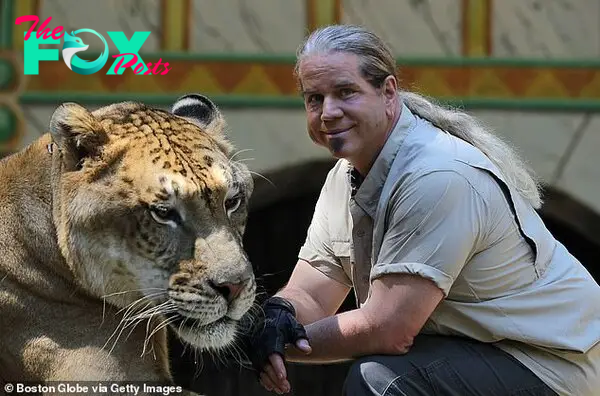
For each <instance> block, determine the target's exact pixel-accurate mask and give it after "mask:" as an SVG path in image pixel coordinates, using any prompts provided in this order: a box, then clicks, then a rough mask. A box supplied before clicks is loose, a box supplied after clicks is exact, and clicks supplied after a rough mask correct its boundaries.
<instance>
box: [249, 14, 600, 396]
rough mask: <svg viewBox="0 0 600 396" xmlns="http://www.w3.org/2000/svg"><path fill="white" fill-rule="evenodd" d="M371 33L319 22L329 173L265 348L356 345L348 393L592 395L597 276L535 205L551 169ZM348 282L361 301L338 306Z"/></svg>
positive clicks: (311, 85) (280, 380)
mask: <svg viewBox="0 0 600 396" xmlns="http://www.w3.org/2000/svg"><path fill="white" fill-rule="evenodd" d="M395 73H396V65H395V62H394V58H393V56H392V55H391V53H390V51H389V50H388V48H387V47H386V46H385V45H384V44H383V43H382V41H381V40H380V39H379V38H378V37H377V36H376V35H374V34H373V33H371V32H369V31H367V30H364V29H362V28H359V27H355V26H330V27H326V28H324V29H321V30H318V31H316V32H314V33H313V34H312V35H311V36H309V37H308V38H307V40H306V41H305V42H304V43H303V45H302V46H301V47H300V49H299V51H298V61H297V68H296V74H297V78H298V82H299V86H300V88H301V90H302V95H303V97H304V100H305V107H306V114H307V125H308V131H309V135H310V137H311V139H312V140H313V141H314V142H315V143H316V144H318V145H320V146H323V147H325V148H327V149H328V150H329V151H330V152H331V154H332V155H333V156H334V157H336V158H338V159H339V161H338V162H337V164H336V165H335V167H334V168H333V169H332V170H331V171H330V173H329V174H328V177H327V180H326V182H325V184H324V186H323V189H322V192H321V195H320V197H319V200H318V202H317V204H316V207H315V212H314V216H313V219H312V222H311V225H310V228H309V230H308V235H307V238H306V242H305V244H304V246H302V248H301V250H300V253H299V260H298V263H297V264H296V267H295V269H294V271H293V273H292V276H291V278H290V280H289V282H288V283H287V285H286V286H285V287H284V288H283V289H282V290H280V291H279V292H278V293H277V294H276V296H274V297H272V298H270V299H268V300H267V301H266V302H265V304H264V306H263V309H264V312H265V315H266V317H265V326H264V331H263V332H261V333H259V334H258V335H257V337H256V338H255V339H254V342H253V348H254V349H253V350H252V352H251V353H252V356H251V357H252V359H253V362H254V365H255V367H256V368H257V369H258V370H259V372H260V381H261V383H262V384H263V386H264V387H265V388H267V389H269V390H273V391H276V392H277V393H284V392H289V391H290V389H291V388H290V384H289V382H288V381H287V378H286V370H285V365H284V360H287V361H294V362H313V363H329V362H338V361H344V360H355V362H354V363H353V366H352V368H351V369H350V372H349V374H348V377H347V380H346V383H345V386H344V394H345V395H386V396H390V395H434V394H435V395H461V396H465V395H517V394H518V395H525V394H527V395H556V394H559V395H580V396H585V395H593V394H597V392H598V389H600V344H598V341H599V340H600V305H599V304H598V301H600V287H599V286H598V285H597V283H596V282H595V281H594V280H593V279H592V277H591V276H590V274H589V273H588V272H587V271H586V270H585V268H584V267H583V266H582V265H581V264H580V263H579V262H578V261H577V260H576V259H575V258H574V257H572V256H571V255H570V254H569V252H568V251H567V250H566V249H565V248H564V247H563V245H561V244H560V243H559V242H557V241H556V240H555V239H554V238H553V237H552V235H551V234H550V233H549V232H548V230H547V229H546V227H545V226H544V224H543V222H542V220H541V219H540V218H539V217H538V215H537V214H536V212H535V209H536V208H539V207H540V205H541V199H540V193H539V189H538V184H537V183H536V181H535V180H534V178H533V177H532V176H531V175H530V173H529V172H528V170H527V168H526V167H525V166H524V165H523V163H522V162H521V161H520V160H519V158H518V157H517V156H516V155H515V154H514V152H513V151H512V150H511V148H510V147H509V146H507V145H506V144H504V143H503V142H501V141H500V140H499V139H497V138H496V137H494V136H493V135H492V134H491V133H489V132H487V131H486V130H485V129H484V128H482V127H481V126H480V125H479V124H478V123H477V122H476V120H474V119H473V118H472V117H470V116H468V115H467V114H464V113H460V112H456V111H453V110H449V109H445V108H442V107H440V106H437V105H434V104H432V103H431V102H429V101H427V100H426V99H425V98H423V97H421V96H419V95H416V94H412V93H407V92H400V91H399V90H398V82H397V78H396V76H395ZM351 288H354V291H355V293H356V296H357V300H358V301H357V303H358V307H357V309H354V310H351V311H347V312H344V313H339V314H336V312H337V310H338V308H339V307H340V305H341V303H342V302H343V300H344V299H345V297H346V296H347V295H348V293H349V291H350V290H351Z"/></svg>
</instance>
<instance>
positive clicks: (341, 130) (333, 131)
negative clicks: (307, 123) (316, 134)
mask: <svg viewBox="0 0 600 396" xmlns="http://www.w3.org/2000/svg"><path fill="white" fill-rule="evenodd" d="M350 129H351V128H345V129H333V130H330V131H323V132H324V133H325V134H326V135H328V136H335V135H340V134H342V133H344V132H347V131H349V130H350Z"/></svg>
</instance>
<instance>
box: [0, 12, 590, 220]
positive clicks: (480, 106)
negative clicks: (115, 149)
mask: <svg viewBox="0 0 600 396" xmlns="http://www.w3.org/2000/svg"><path fill="white" fill-rule="evenodd" d="M0 4H1V11H2V16H1V18H2V19H1V26H0V33H1V35H0V38H1V40H0V44H1V46H2V47H1V50H0V51H1V52H0V92H1V93H0V95H1V96H0V151H3V152H11V151H14V150H16V149H18V148H20V147H22V146H23V145H25V144H27V143H29V142H30V141H31V140H33V139H35V138H36V137H37V136H39V134H40V133H42V132H43V130H44V129H45V125H46V124H47V121H48V117H49V116H50V114H51V113H52V111H53V109H54V108H55V106H56V104H57V103H59V102H62V101H69V100H76V101H78V102H81V103H86V104H88V105H89V106H90V107H94V106H98V105H100V104H103V103H109V102H114V101H118V100H126V99H135V100H142V101H145V102H148V103H152V104H156V105H158V106H168V105H169V104H170V103H171V102H172V101H173V100H174V99H175V98H176V97H177V96H179V95H180V94H182V93H185V92H190V91H197V92H203V93H206V94H208V95H210V96H211V97H212V98H213V99H214V100H215V101H216V102H217V103H218V104H219V105H221V107H222V108H223V109H224V111H225V112H226V113H227V117H228V119H229V120H230V124H231V134H232V137H233V140H234V141H235V143H236V144H237V145H238V146H239V147H241V148H251V149H253V150H254V151H252V155H251V157H253V158H255V160H254V161H253V162H252V163H251V166H252V167H254V169H256V170H261V171H262V170H269V169H273V168H278V167H281V166H287V165H293V164H297V163H302V162H303V161H305V160H307V159H309V158H315V157H323V156H326V155H327V154H326V153H325V152H323V151H321V150H319V149H317V148H315V147H313V146H312V144H311V143H310V141H309V140H308V139H307V137H306V135H305V132H304V129H305V125H304V123H305V121H304V119H303V114H302V103H301V100H300V98H299V96H298V94H297V92H296V87H295V81H294V79H293V75H292V71H293V65H294V53H295V51H296V48H297V46H298V45H299V44H300V42H301V41H302V38H303V37H304V36H305V35H306V34H307V33H308V32H309V31H311V30H312V29H315V28H316V27H318V26H322V25H325V24H329V23H335V22H343V23H357V24H363V25H365V26H367V27H369V28H371V29H373V30H374V31H375V32H377V33H378V34H380V35H381V36H382V37H383V38H384V39H385V40H386V41H387V42H388V43H389V45H390V47H391V48H392V49H393V50H394V52H395V54H396V56H397V59H398V65H399V75H400V78H401V85H402V86H403V87H405V88H409V89H414V90H417V91H419V92H421V93H424V94H426V95H430V96H433V97H435V98H437V99H439V100H441V101H445V102H448V103H451V104H455V105H458V106H461V107H466V108H468V109H469V110H470V111H471V112H472V113H473V114H474V115H477V116H479V117H480V118H481V119H482V120H483V121H484V122H486V123H488V124H490V125H493V126H494V127H495V128H496V129H497V131H498V133H499V134H500V135H501V136H503V137H506V138H507V139H508V140H510V141H511V142H514V143H515V145H516V146H518V148H519V149H520V150H521V152H522V153H523V154H524V156H525V157H526V158H527V159H528V160H529V161H530V163H531V165H532V167H533V168H534V170H536V172H537V173H538V174H540V175H541V176H542V178H543V180H544V182H546V183H548V184H550V185H552V186H554V187H557V188H559V189H561V190H564V191H567V192H568V193H569V194H571V195H572V196H573V197H575V198H576V199H578V200H580V201H582V202H584V203H586V204H587V205H589V206H590V207H592V208H595V209H596V210H600V177H598V176H600V175H599V174H598V172H597V169H598V167H599V166H600V163H599V162H600V160H596V159H595V156H593V155H592V154H593V150H594V149H593V148H594V147H597V143H599V142H598V140H600V138H599V137H598V136H599V135H598V132H597V131H598V126H599V125H600V124H599V123H600V117H599V116H598V114H597V113H598V111H599V110H600V22H599V18H600V17H599V16H600V0H577V1H576V0H561V1H558V0H546V1H543V2H542V1H534V0H501V1H500V0H496V1H493V0H377V1H376V2H375V1H365V0H286V1H281V0H104V1H89V0H52V1H49V0H46V1H44V0H0ZM27 14H35V15H38V16H40V18H42V19H44V18H47V17H52V21H51V22H50V24H49V26H52V27H54V26H57V25H63V26H65V27H67V28H68V29H73V30H75V29H79V28H84V27H86V28H91V29H95V30H98V31H100V32H101V33H104V32H106V31H107V30H118V31H124V32H125V33H126V35H128V37H129V36H130V35H131V34H133V32H134V31H151V35H150V37H149V38H148V40H147V41H146V42H145V44H144V46H143V52H141V53H140V54H141V55H142V56H143V58H144V60H145V61H151V62H152V61H154V60H156V59H162V60H163V62H164V61H167V62H169V63H170V66H171V68H172V69H171V71H170V72H169V73H168V74H166V75H156V76H136V75H134V74H133V73H131V72H130V71H127V72H125V73H124V74H123V75H120V76H115V75H106V69H104V70H102V71H100V72H97V73H95V74H92V75H89V76H82V75H79V74H76V73H74V72H72V71H70V70H69V69H68V68H67V67H66V66H65V65H64V63H63V62H41V63H40V72H39V75H31V76H24V75H23V68H22V54H21V52H20V51H21V50H22V47H23V39H22V37H23V34H24V31H25V29H27V28H28V27H29V24H25V25H15V23H14V20H15V18H16V17H17V16H20V15H27ZM99 43H100V42H99V41H98V42H95V43H94V42H90V46H91V48H92V49H93V50H99V49H100V48H99V47H98V44H99ZM111 46H112V43H111ZM113 50H115V48H114V47H111V51H113ZM107 67H108V64H107Z"/></svg>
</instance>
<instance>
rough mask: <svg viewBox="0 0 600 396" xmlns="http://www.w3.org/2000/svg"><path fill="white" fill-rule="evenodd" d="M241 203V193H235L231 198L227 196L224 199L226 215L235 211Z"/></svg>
mask: <svg viewBox="0 0 600 396" xmlns="http://www.w3.org/2000/svg"><path fill="white" fill-rule="evenodd" d="M241 203H242V195H241V194H237V195H234V196H233V197H231V198H227V199H226V200H225V211H226V212H227V216H231V214H232V213H233V212H235V211H236V210H237V209H238V208H239V207H240V205H241Z"/></svg>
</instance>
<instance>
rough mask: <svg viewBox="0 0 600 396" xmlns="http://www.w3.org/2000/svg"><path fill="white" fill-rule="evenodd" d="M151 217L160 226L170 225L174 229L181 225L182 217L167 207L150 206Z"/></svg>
mask: <svg viewBox="0 0 600 396" xmlns="http://www.w3.org/2000/svg"><path fill="white" fill-rule="evenodd" d="M150 215H151V216H152V218H153V219H154V220H155V221H156V222H157V223H160V224H168V225H170V226H172V227H176V226H177V225H178V224H180V223H181V216H179V213H177V211H176V210H175V209H173V208H170V207H168V206H166V205H152V206H150Z"/></svg>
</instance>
